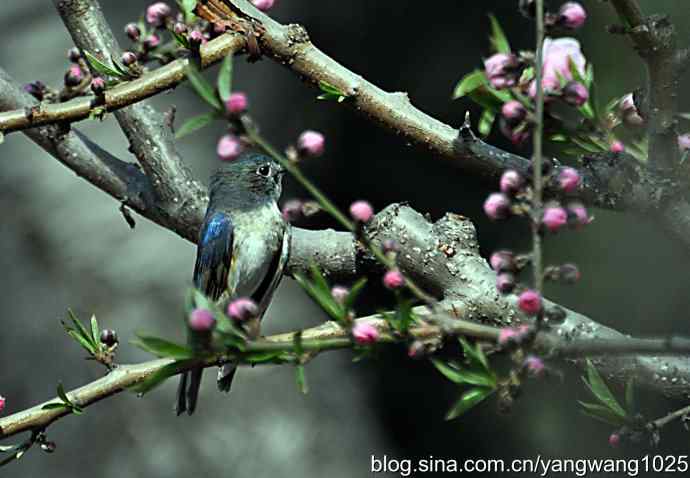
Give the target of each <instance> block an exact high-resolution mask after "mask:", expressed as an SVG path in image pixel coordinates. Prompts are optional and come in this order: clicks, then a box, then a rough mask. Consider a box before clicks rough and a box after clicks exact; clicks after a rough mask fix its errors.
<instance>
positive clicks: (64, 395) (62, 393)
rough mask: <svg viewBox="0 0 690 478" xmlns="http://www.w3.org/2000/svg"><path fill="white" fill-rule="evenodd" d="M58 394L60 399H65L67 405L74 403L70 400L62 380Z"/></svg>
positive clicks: (58, 387)
mask: <svg viewBox="0 0 690 478" xmlns="http://www.w3.org/2000/svg"><path fill="white" fill-rule="evenodd" d="M57 394H58V397H60V400H62V401H63V403H66V404H67V405H72V402H71V401H70V399H69V397H67V393H65V387H64V386H63V385H62V382H60V383H58V386H57Z"/></svg>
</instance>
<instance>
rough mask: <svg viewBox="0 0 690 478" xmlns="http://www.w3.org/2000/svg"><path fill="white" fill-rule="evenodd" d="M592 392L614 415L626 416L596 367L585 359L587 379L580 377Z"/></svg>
mask: <svg viewBox="0 0 690 478" xmlns="http://www.w3.org/2000/svg"><path fill="white" fill-rule="evenodd" d="M582 380H583V381H584V382H585V384H586V385H587V387H588V388H589V390H590V391H591V392H592V394H593V395H594V396H595V397H596V398H597V399H598V400H599V401H600V402H601V403H602V404H603V405H605V406H606V407H608V408H609V409H610V410H611V411H612V412H613V413H615V414H616V415H618V416H620V417H622V418H626V417H627V414H626V412H625V410H624V409H623V407H621V405H620V404H619V403H618V401H617V400H616V397H614V396H613V393H611V390H610V389H609V387H608V386H607V385H606V383H605V382H604V380H603V379H602V378H601V375H599V372H598V371H597V369H596V367H594V365H593V364H592V362H591V361H590V360H589V359H587V379H585V378H584V377H583V379H582Z"/></svg>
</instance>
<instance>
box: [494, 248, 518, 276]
mask: <svg viewBox="0 0 690 478" xmlns="http://www.w3.org/2000/svg"><path fill="white" fill-rule="evenodd" d="M489 264H491V268H492V269H493V270H495V271H496V272H502V271H511V270H513V269H515V257H514V255H513V253H512V252H511V251H496V252H494V253H493V254H491V257H490V258H489Z"/></svg>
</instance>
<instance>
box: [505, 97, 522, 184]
mask: <svg viewBox="0 0 690 478" xmlns="http://www.w3.org/2000/svg"><path fill="white" fill-rule="evenodd" d="M506 104H508V103H506ZM523 183H524V181H523V179H522V176H520V173H518V172H517V171H514V170H512V169H509V170H507V171H505V172H504V173H503V174H502V175H501V181H500V188H501V192H502V193H504V194H515V193H516V192H518V191H519V190H520V188H521V187H522V184H523Z"/></svg>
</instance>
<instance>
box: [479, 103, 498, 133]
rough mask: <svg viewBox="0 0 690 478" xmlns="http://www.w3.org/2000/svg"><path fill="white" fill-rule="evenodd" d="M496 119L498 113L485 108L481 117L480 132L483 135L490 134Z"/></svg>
mask: <svg viewBox="0 0 690 478" xmlns="http://www.w3.org/2000/svg"><path fill="white" fill-rule="evenodd" d="M495 119H496V113H494V112H493V111H491V110H484V111H483V112H482V115H481V117H480V118H479V134H480V135H482V136H483V137H485V138H486V137H487V136H489V133H491V128H492V127H493V125H494V120H495Z"/></svg>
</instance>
